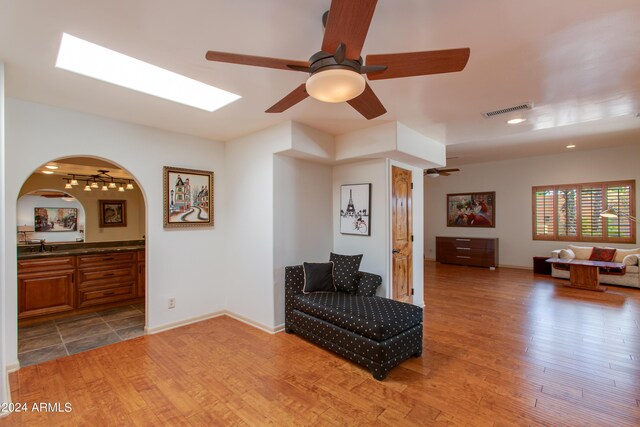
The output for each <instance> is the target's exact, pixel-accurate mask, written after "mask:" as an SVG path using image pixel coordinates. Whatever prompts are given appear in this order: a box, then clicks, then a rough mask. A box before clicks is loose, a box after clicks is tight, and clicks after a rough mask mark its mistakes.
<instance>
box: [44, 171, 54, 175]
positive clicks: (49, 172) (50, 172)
mask: <svg viewBox="0 0 640 427" xmlns="http://www.w3.org/2000/svg"><path fill="white" fill-rule="evenodd" d="M42 173H45V174H47V175H51V174H53V171H42Z"/></svg>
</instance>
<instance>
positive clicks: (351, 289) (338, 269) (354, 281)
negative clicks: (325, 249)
mask: <svg viewBox="0 0 640 427" xmlns="http://www.w3.org/2000/svg"><path fill="white" fill-rule="evenodd" d="M329 261H332V262H333V263H334V264H335V267H334V271H333V281H334V283H335V285H336V289H337V290H338V291H340V292H347V293H349V294H355V293H356V291H357V290H358V270H359V269H360V262H361V261H362V254H360V255H339V254H334V253H333V252H331V255H330V256H329Z"/></svg>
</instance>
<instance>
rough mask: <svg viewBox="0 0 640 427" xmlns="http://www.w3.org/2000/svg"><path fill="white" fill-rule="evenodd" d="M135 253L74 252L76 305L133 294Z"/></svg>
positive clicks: (107, 301) (93, 303)
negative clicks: (76, 258) (86, 253)
mask: <svg viewBox="0 0 640 427" xmlns="http://www.w3.org/2000/svg"><path fill="white" fill-rule="evenodd" d="M136 270H137V262H136V253H135V252H125V253H109V254H98V255H82V256H78V307H86V306H90V305H97V304H106V303H110V302H114V301H120V300H126V299H131V298H135V297H136V296H137V294H136Z"/></svg>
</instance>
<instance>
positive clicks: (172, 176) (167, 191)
mask: <svg viewBox="0 0 640 427" xmlns="http://www.w3.org/2000/svg"><path fill="white" fill-rule="evenodd" d="M206 226H213V172H209V171H201V170H195V169H184V168H175V167H169V166H165V167H164V227H165V228H184V227H206Z"/></svg>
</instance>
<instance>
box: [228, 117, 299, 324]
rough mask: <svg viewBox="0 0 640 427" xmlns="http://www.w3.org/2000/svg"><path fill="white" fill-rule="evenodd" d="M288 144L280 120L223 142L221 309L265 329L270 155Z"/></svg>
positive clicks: (271, 313) (270, 305) (269, 293)
mask: <svg viewBox="0 0 640 427" xmlns="http://www.w3.org/2000/svg"><path fill="white" fill-rule="evenodd" d="M290 148H291V123H290V122H285V123H282V124H281V125H278V126H274V127H271V128H268V129H266V130H263V131H261V132H257V133H254V134H251V135H249V136H245V137H243V138H239V139H236V140H232V141H229V142H227V144H226V161H227V180H228V191H227V197H226V198H225V202H224V207H225V209H226V212H227V218H228V221H227V224H226V229H225V234H226V245H225V257H224V262H225V264H226V267H227V277H226V280H225V282H226V286H227V287H228V289H229V292H228V298H227V302H228V303H227V309H228V310H229V311H230V312H232V313H234V314H236V315H239V316H242V317H244V318H247V319H249V320H250V321H252V323H254V324H257V325H258V326H261V327H263V328H264V329H267V330H274V329H275V327H276V314H275V309H274V304H275V300H274V292H275V291H274V289H275V288H276V287H277V286H282V284H281V283H274V230H273V228H274V219H273V218H274V217H273V215H274V208H273V206H274V190H273V189H274V172H273V168H274V161H273V154H274V153H277V152H280V151H283V150H286V149H290Z"/></svg>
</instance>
